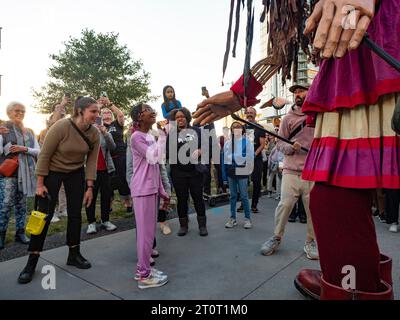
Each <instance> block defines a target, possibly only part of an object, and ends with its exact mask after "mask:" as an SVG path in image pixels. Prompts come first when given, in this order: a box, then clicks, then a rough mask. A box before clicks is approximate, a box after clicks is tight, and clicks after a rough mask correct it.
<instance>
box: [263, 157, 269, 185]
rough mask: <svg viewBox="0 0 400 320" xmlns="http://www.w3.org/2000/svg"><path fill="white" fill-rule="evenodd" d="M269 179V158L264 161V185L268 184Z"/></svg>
mask: <svg viewBox="0 0 400 320" xmlns="http://www.w3.org/2000/svg"><path fill="white" fill-rule="evenodd" d="M267 181H268V160H267V161H263V172H262V185H263V186H264V187H266V186H267Z"/></svg>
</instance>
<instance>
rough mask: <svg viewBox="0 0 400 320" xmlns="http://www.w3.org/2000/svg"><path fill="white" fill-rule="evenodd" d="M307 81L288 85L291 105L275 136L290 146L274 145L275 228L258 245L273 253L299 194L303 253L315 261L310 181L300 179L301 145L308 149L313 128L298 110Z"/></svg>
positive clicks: (302, 164)
mask: <svg viewBox="0 0 400 320" xmlns="http://www.w3.org/2000/svg"><path fill="white" fill-rule="evenodd" d="M308 88H309V85H308V84H295V85H293V86H292V87H290V88H289V90H290V92H292V93H293V94H294V98H295V104H294V105H293V106H292V108H291V110H290V111H289V112H288V114H287V115H286V116H284V117H283V119H282V123H281V125H280V128H279V135H280V136H282V137H285V138H287V139H288V140H291V141H294V145H293V146H292V145H290V144H288V143H286V142H283V141H282V140H278V144H277V148H278V150H279V151H281V152H282V153H283V154H284V155H285V158H284V161H283V177H282V186H281V188H282V190H281V200H280V202H279V204H278V207H277V208H276V210H275V231H274V235H273V236H272V237H271V238H269V239H268V240H267V241H266V242H265V243H264V244H263V245H262V248H261V253H262V254H263V255H265V256H269V255H271V254H273V253H274V252H275V251H276V250H277V249H278V247H279V245H280V243H281V240H282V237H283V233H284V231H285V226H286V223H287V222H288V218H289V215H290V213H291V212H292V210H293V207H294V206H295V204H296V202H297V201H298V200H299V198H300V197H301V198H302V200H303V204H304V208H305V210H306V213H307V218H308V219H307V240H306V242H305V245H304V252H305V253H306V255H307V258H308V259H311V260H317V259H318V250H317V246H316V243H315V240H314V230H313V226H312V222H311V218H310V209H309V202H310V192H311V189H312V187H313V182H311V181H305V180H303V179H302V178H301V174H302V171H303V168H304V162H305V160H306V156H307V153H306V152H304V151H303V150H301V147H305V148H310V146H311V142H312V140H313V136H314V129H313V128H311V127H307V126H306V118H307V116H306V115H305V114H304V113H302V111H301V107H302V105H303V102H304V100H305V98H306V96H307V91H308Z"/></svg>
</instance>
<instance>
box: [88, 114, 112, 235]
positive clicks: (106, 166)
mask: <svg viewBox="0 0 400 320" xmlns="http://www.w3.org/2000/svg"><path fill="white" fill-rule="evenodd" d="M102 122H103V121H102V119H101V117H97V119H96V124H95V125H94V126H95V127H96V128H97V129H98V130H99V133H100V148H99V155H98V160H97V175H96V181H95V183H94V188H93V201H92V203H91V204H90V206H89V207H87V208H86V215H87V220H88V227H87V230H86V233H87V234H94V233H97V229H96V200H97V194H98V192H99V191H100V194H101V205H100V206H101V227H102V228H103V229H105V230H107V231H114V230H115V229H117V227H116V226H115V225H114V224H112V223H111V222H110V199H111V191H112V190H111V183H110V174H112V173H113V172H114V171H115V167H114V162H113V160H112V158H111V154H110V152H112V151H113V150H114V149H115V148H116V145H115V142H114V140H113V137H112V135H111V133H109V132H108V131H107V128H106V127H104V126H103V125H102Z"/></svg>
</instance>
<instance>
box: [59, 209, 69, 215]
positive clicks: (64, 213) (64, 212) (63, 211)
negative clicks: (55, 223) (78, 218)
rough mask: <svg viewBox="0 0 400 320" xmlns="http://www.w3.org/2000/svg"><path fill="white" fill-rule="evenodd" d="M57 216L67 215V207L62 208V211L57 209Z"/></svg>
mask: <svg viewBox="0 0 400 320" xmlns="http://www.w3.org/2000/svg"><path fill="white" fill-rule="evenodd" d="M57 216H58V217H68V212H67V209H64V210H62V211H58V213H57Z"/></svg>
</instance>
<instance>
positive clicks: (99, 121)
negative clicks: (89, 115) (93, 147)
mask: <svg viewBox="0 0 400 320" xmlns="http://www.w3.org/2000/svg"><path fill="white" fill-rule="evenodd" d="M96 124H97V125H98V126H102V125H103V118H102V117H96Z"/></svg>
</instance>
